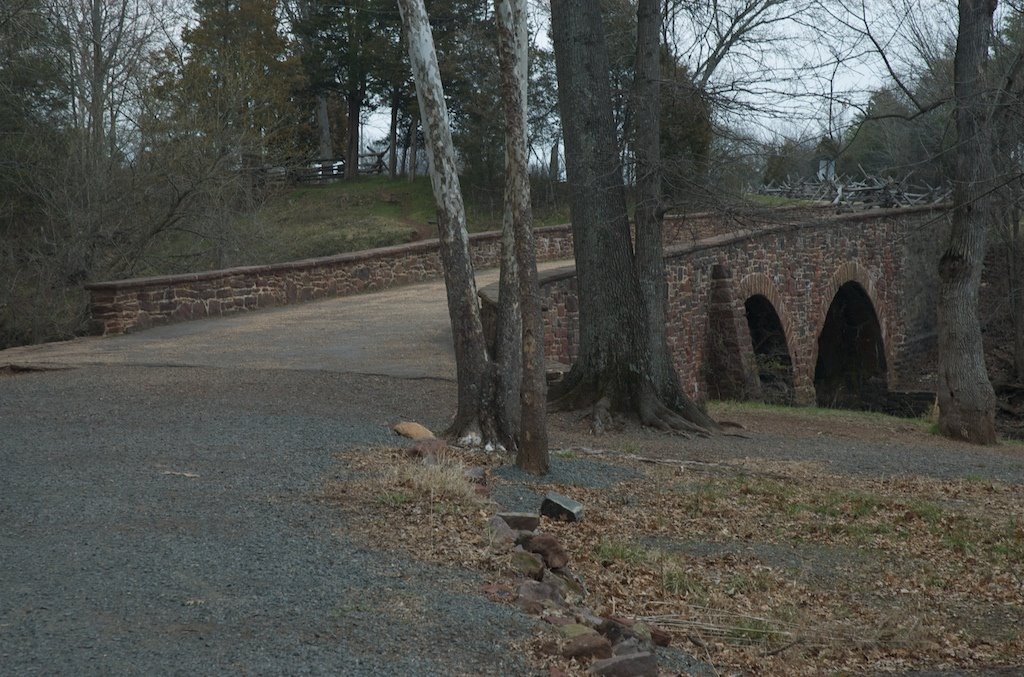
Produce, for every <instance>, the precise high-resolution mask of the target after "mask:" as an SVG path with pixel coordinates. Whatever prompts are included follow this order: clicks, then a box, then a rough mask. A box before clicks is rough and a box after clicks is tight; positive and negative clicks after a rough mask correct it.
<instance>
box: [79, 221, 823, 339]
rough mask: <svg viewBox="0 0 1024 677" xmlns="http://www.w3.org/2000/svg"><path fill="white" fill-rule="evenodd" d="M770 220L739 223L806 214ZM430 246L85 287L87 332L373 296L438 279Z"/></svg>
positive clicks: (671, 234) (564, 253)
mask: <svg viewBox="0 0 1024 677" xmlns="http://www.w3.org/2000/svg"><path fill="white" fill-rule="evenodd" d="M809 209H810V210H815V209H820V208H814V207H810V208H808V207H803V208H801V209H800V210H783V211H781V212H779V211H778V210H776V211H775V212H773V215H774V216H772V217H769V216H767V215H765V216H762V217H760V221H759V220H758V218H759V217H756V216H755V217H745V219H746V220H744V221H743V223H748V224H749V223H756V222H763V221H764V220H765V219H768V218H778V217H779V214H782V215H783V218H789V219H792V218H794V217H796V216H797V215H798V214H805V213H806V212H807V211H808V210H809ZM736 223H739V221H736V220H735V219H732V218H727V217H724V216H723V215H721V214H713V213H699V214H683V215H678V216H673V217H670V218H668V219H666V222H665V241H666V243H681V242H693V241H696V240H698V239H700V238H703V237H707V236H708V235H709V234H713V233H717V232H720V231H722V230H723V229H729V228H732V229H734V228H735V226H736ZM534 238H535V245H536V250H537V260H538V261H556V260H559V259H571V258H572V255H573V252H572V230H571V228H570V227H569V225H568V224H566V225H560V226H548V227H544V228H537V229H536V230H534ZM469 242H470V254H471V256H472V259H473V265H474V266H475V267H476V268H478V269H482V268H494V267H497V266H498V265H499V264H500V256H501V234H500V233H498V232H490V233H477V234H473V235H470V237H469ZM443 274H444V271H443V269H442V267H441V259H440V256H439V254H438V241H437V240H424V241H422V242H414V243H411V244H406V245H398V246H394V247H383V248H380V249H370V250H366V251H361V252H352V253H348V254H338V255H336V256H328V257H324V258H316V259H308V260H304V261H292V262H288V263H279V264H272V265H262V266H246V267H240V268H230V269H226V270H214V271H208V272H202V273H189V274H184V275H166V276H160V277H148V278H137V279H131V280H116V281H112V282H98V283H92V284H87V285H86V286H85V288H86V290H88V291H89V293H90V295H91V298H90V320H91V322H90V325H91V326H90V330H91V333H93V334H99V335H104V336H105V335H112V334H123V333H126V332H132V331H139V330H142V329H146V328H148V327H153V326H157V325H162V324H168V323H172V322H182V321H186V320H196V319H202V318H208V317H220V316H224V315H232V314H235V313H239V312H247V311H252V310H259V309H261V308H271V307H274V306H281V305H287V304H291V303H301V302H303V301H312V300H317V299H323V298H330V297H335V296H347V295H350V294H358V293H361V292H367V291H376V290H380V289H386V288H388V287H394V286H398V285H403V284H410V283H414V282H423V281H426V280H435V279H439V278H441V277H442V276H443Z"/></svg>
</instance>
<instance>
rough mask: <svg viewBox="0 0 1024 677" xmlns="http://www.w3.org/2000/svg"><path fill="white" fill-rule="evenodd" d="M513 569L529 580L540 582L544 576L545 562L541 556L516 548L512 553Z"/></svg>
mask: <svg viewBox="0 0 1024 677" xmlns="http://www.w3.org/2000/svg"><path fill="white" fill-rule="evenodd" d="M512 568H513V569H515V570H516V571H518V572H519V573H521V574H522V575H524V576H526V577H527V578H533V579H535V580H540V578H541V577H542V576H543V575H544V560H543V559H541V556H540V555H536V554H534V553H532V552H526V551H525V550H522V549H520V548H516V550H515V552H513V553H512Z"/></svg>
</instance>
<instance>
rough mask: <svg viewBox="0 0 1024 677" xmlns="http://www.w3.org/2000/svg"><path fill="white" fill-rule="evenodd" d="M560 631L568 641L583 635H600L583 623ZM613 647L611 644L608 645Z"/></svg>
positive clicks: (571, 625) (565, 626) (574, 624)
mask: <svg viewBox="0 0 1024 677" xmlns="http://www.w3.org/2000/svg"><path fill="white" fill-rule="evenodd" d="M558 631H559V632H560V633H562V637H565V638H566V639H576V638H577V637H579V636H581V635H600V634H601V633H599V632H598V631H597V630H595V629H594V628H591V627H588V626H586V625H583V624H582V623H569V624H567V625H563V626H561V627H560V628H558ZM608 646H609V647H611V644H608Z"/></svg>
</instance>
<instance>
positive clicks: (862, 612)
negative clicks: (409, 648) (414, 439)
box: [324, 450, 1024, 675]
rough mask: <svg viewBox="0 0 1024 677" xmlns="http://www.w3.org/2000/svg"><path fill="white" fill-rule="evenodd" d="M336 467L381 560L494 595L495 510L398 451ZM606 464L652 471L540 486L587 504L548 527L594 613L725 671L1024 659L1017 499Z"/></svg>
mask: <svg viewBox="0 0 1024 677" xmlns="http://www.w3.org/2000/svg"><path fill="white" fill-rule="evenodd" d="M343 456H344V461H345V464H346V467H347V468H349V470H350V475H351V477H352V479H349V480H347V481H336V482H333V483H332V484H330V485H329V486H327V487H326V488H325V492H324V494H325V496H326V497H328V498H330V499H331V500H333V501H336V502H337V503H338V504H339V505H340V506H341V507H342V508H343V509H346V510H354V511H358V512H359V514H360V515H361V516H362V519H360V520H355V521H352V522H350V524H356V525H358V526H357V528H358V529H359V530H360V531H361V532H362V535H363V536H364V537H365V538H367V539H368V540H370V541H371V542H372V543H373V544H374V545H375V546H376V547H388V546H390V547H394V548H397V549H401V550H404V551H406V552H408V553H410V554H412V555H413V556H415V557H419V558H421V559H424V560H427V561H432V562H438V563H442V564H446V565H452V566H461V567H467V568H470V569H474V570H477V571H481V572H484V574H485V575H486V576H488V577H489V578H490V579H491V580H492V583H493V584H495V585H499V586H500V584H501V583H502V582H505V581H507V580H508V578H507V577H508V576H511V574H510V573H509V570H508V556H507V554H495V553H493V552H491V550H490V549H489V547H488V545H489V544H488V543H487V542H486V538H485V536H484V529H483V524H484V522H485V520H486V519H487V517H489V516H490V515H491V514H493V512H494V511H495V507H494V506H493V505H487V504H485V503H481V502H480V501H478V500H477V501H474V500H470V499H467V498H465V497H449V496H443V495H440V494H437V493H432V492H430V491H427V490H424V488H422V487H419V488H416V487H413V486H411V483H410V482H409V480H408V478H409V476H410V475H409V473H403V472H396V470H395V467H396V466H398V465H401V464H415V463H419V461H417V460H411V459H407V458H406V457H405V456H404V455H403V454H402V452H401V451H399V450H373V451H369V452H367V451H364V452H348V453H345V454H344V455H343ZM466 460H467V461H468V462H473V463H476V464H481V465H495V464H497V463H499V462H500V459H498V458H497V457H495V456H493V455H491V456H485V455H471V456H469V457H467V458H466ZM601 462H606V463H611V464H625V465H629V466H630V467H631V468H633V469H636V470H638V471H639V472H640V473H642V474H643V476H642V478H641V479H635V480H630V481H624V482H620V483H619V484H616V485H615V486H614V487H612V488H608V489H593V488H585V487H578V486H565V485H558V484H544V483H538V484H536V485H534V486H532V487H531V488H532V489H533V490H534V491H540V492H543V491H548V490H551V491H557V492H559V493H563V494H566V495H568V496H571V497H572V498H574V499H575V500H578V501H581V502H583V503H584V504H585V506H586V518H585V519H584V521H583V522H580V523H572V524H570V523H560V522H552V521H550V520H544V521H543V522H542V524H541V530H542V531H545V532H548V533H553V534H555V535H556V536H557V537H558V538H559V539H560V540H561V542H562V543H563V544H564V545H565V547H566V548H567V549H568V551H569V553H570V557H571V561H570V567H571V568H572V570H573V571H575V572H576V573H578V574H579V575H581V576H582V578H583V580H584V581H585V583H586V586H587V588H588V590H589V597H588V600H587V602H588V605H589V606H590V607H591V608H592V609H594V610H595V611H597V612H598V613H601V614H613V615H618V616H624V617H632V618H641V619H645V620H648V621H651V622H654V623H655V624H657V625H659V626H661V627H663V628H665V629H666V630H668V631H670V632H671V633H672V634H673V636H674V642H673V644H674V645H675V646H677V647H679V648H681V649H683V650H684V651H686V652H688V653H690V654H691V655H693V656H695V657H697V658H700V659H702V660H705V661H707V662H709V663H712V664H713V665H715V666H717V667H718V668H719V669H721V670H724V671H728V670H741V671H750V672H754V673H760V674H793V675H816V674H821V673H822V672H827V671H854V672H863V671H900V670H907V669H920V668H929V669H964V668H980V667H997V666H1005V665H1015V664H1019V663H1020V661H1021V656H1024V487H1021V486H1017V485H1010V484H1004V483H1000V482H995V481H987V480H985V481H982V480H973V479H965V480H957V481H941V480H935V479H929V478H921V477H912V476H906V477H895V478H891V479H880V478H874V477H861V476H849V475H835V474H830V473H828V472H826V471H825V470H824V469H823V468H822V467H819V466H817V465H815V464H813V463H806V462H802V463H782V462H766V461H763V460H757V461H753V460H748V461H741V462H733V463H724V464H709V465H708V467H707V468H702V467H701V466H700V465H696V466H695V465H693V464H684V463H680V464H678V465H674V464H672V463H670V462H665V461H664V459H662V460H661V461H659V463H657V464H652V463H644V462H642V461H640V460H638V459H637V458H635V457H634V458H629V457H628V455H622V456H617V455H615V454H606V455H604V456H602V457H601ZM403 478H405V479H403ZM503 481H505V480H502V479H500V478H496V477H493V476H492V477H491V478H490V482H491V483H492V485H493V484H498V483H501V482H503ZM368 506H369V507H368ZM495 589H498V588H495ZM549 641H550V640H549V639H548V638H537V639H536V640H535V641H534V642H532V644H531V646H532V647H533V649H534V654H535V659H536V660H537V661H538V664H539V665H542V666H543V667H556V668H558V669H561V670H564V671H566V672H567V673H569V674H574V673H578V672H579V671H580V670H582V669H583V668H582V666H580V665H577V664H576V663H575V662H571V661H566V660H565V659H561V658H558V657H552V656H550V655H548V653H547V652H546V651H547V650H546V649H544V648H543V645H544V644H545V643H546V642H549ZM548 648H550V647H548Z"/></svg>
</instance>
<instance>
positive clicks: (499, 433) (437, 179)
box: [399, 0, 548, 473]
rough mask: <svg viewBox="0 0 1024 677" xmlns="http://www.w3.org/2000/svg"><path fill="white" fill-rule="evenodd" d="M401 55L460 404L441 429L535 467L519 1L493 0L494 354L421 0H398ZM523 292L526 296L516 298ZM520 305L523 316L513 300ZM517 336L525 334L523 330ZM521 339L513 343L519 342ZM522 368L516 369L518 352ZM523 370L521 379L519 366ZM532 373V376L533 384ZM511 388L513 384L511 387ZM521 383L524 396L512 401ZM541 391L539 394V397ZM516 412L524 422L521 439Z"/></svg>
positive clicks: (544, 463) (539, 434)
mask: <svg viewBox="0 0 1024 677" xmlns="http://www.w3.org/2000/svg"><path fill="white" fill-rule="evenodd" d="M399 9H400V11H401V13H402V22H403V25H404V28H405V35H406V39H407V41H408V46H409V61H410V63H411V65H412V71H413V79H414V80H415V83H416V94H417V98H418V100H419V108H420V113H421V118H422V124H423V130H424V137H425V139H426V144H425V145H426V150H427V161H428V165H429V167H430V178H431V184H432V186H433V190H434V200H435V202H436V203H437V210H438V230H439V233H440V243H441V247H440V249H441V259H442V263H443V267H444V273H445V287H446V289H447V294H448V313H449V316H450V317H451V324H452V336H453V339H454V342H455V362H456V372H457V374H456V380H457V383H458V408H457V411H456V414H455V419H454V421H453V422H452V424H451V426H450V427H449V429H448V431H447V434H448V435H450V436H454V437H457V438H459V439H460V441H462V443H464V444H481V443H483V444H485V445H490V444H501V445H505V446H508V445H513V446H516V447H517V448H518V450H519V453H518V455H517V462H518V463H519V465H520V466H521V467H523V468H524V469H526V470H528V471H530V472H533V473H544V472H546V471H547V467H548V458H547V437H546V428H545V422H544V402H543V393H544V391H543V378H544V372H543V361H542V360H543V352H542V351H543V348H542V338H541V337H542V333H541V326H540V307H539V293H538V291H537V277H536V261H535V260H533V257H534V254H533V239H532V235H531V233H530V232H529V229H530V226H531V217H530V210H529V192H528V190H529V185H528V177H527V174H526V141H525V110H524V101H525V96H526V89H525V54H523V53H522V51H521V50H522V48H523V46H524V45H525V33H526V32H525V25H524V24H523V23H522V22H524V21H525V14H524V10H525V7H524V6H523V5H522V4H521V3H520V2H518V0H517V1H516V2H515V3H514V4H513V3H512V2H509V1H506V2H501V1H500V0H499V2H498V3H497V4H496V9H497V12H498V15H499V27H500V30H499V40H500V44H501V46H502V51H503V52H504V53H505V58H504V59H503V83H504V89H505V111H506V114H507V119H506V130H507V132H508V139H507V144H506V145H507V149H506V157H507V164H508V175H509V176H508V179H507V181H508V183H507V204H506V218H505V232H504V234H503V238H502V249H503V251H502V283H501V298H500V305H501V308H500V309H499V316H500V317H501V318H503V319H502V322H503V323H504V325H505V326H504V327H503V328H499V332H498V334H499V336H498V339H497V345H496V347H495V356H494V357H495V359H493V360H492V359H491V357H490V356H489V355H488V354H487V348H486V343H485V339H484V333H483V325H482V323H481V319H480V308H479V305H478V298H477V290H476V282H475V279H474V277H473V267H472V262H471V260H470V256H469V236H468V233H467V230H466V215H465V207H464V205H463V201H462V192H461V189H460V187H459V177H458V174H457V172H456V163H455V151H454V147H453V144H452V138H451V127H450V123H449V118H448V112H447V107H446V105H445V99H444V90H443V86H442V83H441V75H440V71H439V69H438V66H437V57H436V54H435V52H434V44H433V38H432V35H431V30H430V23H429V19H428V17H427V13H426V10H425V9H424V6H423V1H422V0H399ZM521 295H522V296H526V297H527V298H526V300H525V302H522V303H521ZM519 308H527V309H528V311H529V316H528V317H527V319H526V321H525V322H523V319H522V317H521V316H520V314H519V312H517V310H518V309H519ZM524 337H525V338H524ZM520 346H521V348H520ZM524 356H525V358H526V365H527V366H526V369H525V370H524V369H523V366H522V365H523V358H524ZM524 371H525V373H526V374H527V376H528V379H529V380H528V382H527V384H526V387H522V386H521V383H520V380H519V379H520V378H521V376H520V375H521V374H523V373H524ZM538 381H539V385H538ZM510 393H514V396H512V395H511V394H510ZM520 393H521V394H522V401H521V402H520V399H519V397H520ZM538 398H539V399H538ZM520 416H521V417H522V419H523V422H524V423H525V426H526V428H525V430H526V432H525V433H524V434H523V437H522V440H520V430H521V428H520Z"/></svg>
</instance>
